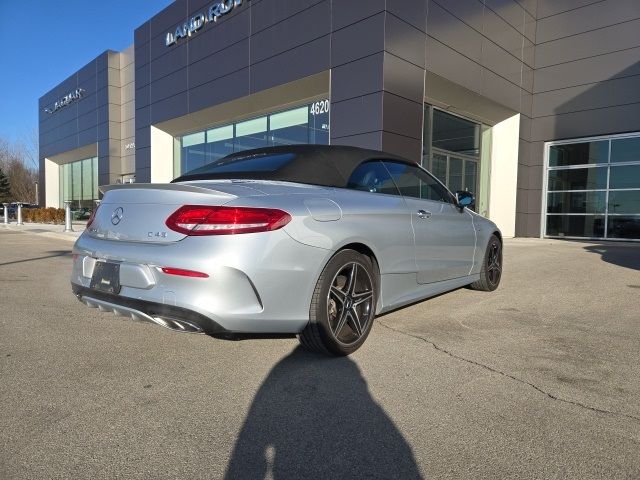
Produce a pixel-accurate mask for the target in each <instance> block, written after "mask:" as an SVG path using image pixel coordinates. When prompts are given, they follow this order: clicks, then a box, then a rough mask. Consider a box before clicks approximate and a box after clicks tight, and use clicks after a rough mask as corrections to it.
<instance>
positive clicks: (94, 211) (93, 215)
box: [87, 205, 100, 228]
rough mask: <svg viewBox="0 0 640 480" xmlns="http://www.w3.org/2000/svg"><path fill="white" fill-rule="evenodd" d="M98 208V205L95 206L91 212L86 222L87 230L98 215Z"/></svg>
mask: <svg viewBox="0 0 640 480" xmlns="http://www.w3.org/2000/svg"><path fill="white" fill-rule="evenodd" d="M99 208H100V205H97V206H96V208H94V209H93V210H91V215H89V220H88V221H87V228H89V227H90V226H91V224H92V223H93V221H94V220H95V219H96V213H98V209H99Z"/></svg>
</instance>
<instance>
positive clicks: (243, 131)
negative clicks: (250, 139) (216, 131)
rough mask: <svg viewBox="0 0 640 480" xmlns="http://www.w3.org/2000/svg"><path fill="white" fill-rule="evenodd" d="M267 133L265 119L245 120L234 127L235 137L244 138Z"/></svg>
mask: <svg viewBox="0 0 640 480" xmlns="http://www.w3.org/2000/svg"><path fill="white" fill-rule="evenodd" d="M266 131H267V117H261V118H256V119H253V120H247V121H246V122H241V123H238V124H237V125H236V136H238V137H244V136H247V135H254V134H256V133H264V132H266Z"/></svg>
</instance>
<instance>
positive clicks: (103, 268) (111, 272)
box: [89, 262, 121, 294]
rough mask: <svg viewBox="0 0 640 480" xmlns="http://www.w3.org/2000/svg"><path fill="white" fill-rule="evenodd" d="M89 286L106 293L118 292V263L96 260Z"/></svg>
mask: <svg viewBox="0 0 640 480" xmlns="http://www.w3.org/2000/svg"><path fill="white" fill-rule="evenodd" d="M89 288H92V289H94V290H99V291H101V292H106V293H114V294H118V293H120V288H121V286H120V264H119V263H111V262H96V264H95V266H94V267H93V275H92V276H91V283H90V284H89Z"/></svg>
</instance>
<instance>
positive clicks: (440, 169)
mask: <svg viewBox="0 0 640 480" xmlns="http://www.w3.org/2000/svg"><path fill="white" fill-rule="evenodd" d="M431 174H432V175H434V176H435V177H436V178H437V179H438V180H440V181H441V182H442V183H444V184H445V185H446V183H447V156H446V155H440V154H439V153H434V154H433V159H432V160H431Z"/></svg>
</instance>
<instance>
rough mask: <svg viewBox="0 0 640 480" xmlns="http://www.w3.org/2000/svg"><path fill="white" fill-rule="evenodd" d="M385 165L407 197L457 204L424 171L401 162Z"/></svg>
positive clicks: (444, 189)
mask: <svg viewBox="0 0 640 480" xmlns="http://www.w3.org/2000/svg"><path fill="white" fill-rule="evenodd" d="M384 165H385V167H387V169H388V170H389V173H390V174H391V178H393V181H394V182H395V184H396V185H397V187H398V189H399V190H400V193H401V194H402V195H404V196H405V197H413V198H422V199H424V200H435V201H436V202H444V203H455V201H454V199H453V196H452V195H451V193H450V192H449V191H448V190H447V189H446V188H445V187H443V186H442V184H441V183H440V182H438V181H437V180H436V179H435V178H433V177H432V176H431V175H430V174H429V173H427V172H425V171H424V170H422V169H420V168H418V167H415V166H413V165H408V164H406V163H400V162H392V161H385V162H384Z"/></svg>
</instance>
